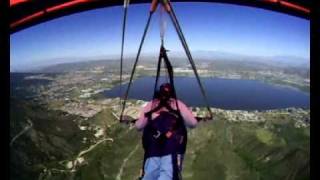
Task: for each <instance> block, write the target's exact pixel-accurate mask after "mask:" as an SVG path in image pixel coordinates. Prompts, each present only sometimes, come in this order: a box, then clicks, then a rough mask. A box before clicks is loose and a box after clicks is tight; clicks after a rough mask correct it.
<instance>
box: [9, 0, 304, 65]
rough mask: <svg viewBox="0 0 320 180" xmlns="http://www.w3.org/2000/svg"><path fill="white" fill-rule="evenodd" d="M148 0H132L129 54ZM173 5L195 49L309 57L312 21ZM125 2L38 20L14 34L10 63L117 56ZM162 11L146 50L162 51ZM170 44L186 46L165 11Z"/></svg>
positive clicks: (167, 43)
mask: <svg viewBox="0 0 320 180" xmlns="http://www.w3.org/2000/svg"><path fill="white" fill-rule="evenodd" d="M149 6H150V5H149V4H139V5H130V7H129V11H128V19H127V31H126V44H125V54H126V55H127V56H130V55H135V54H136V52H137V49H138V46H139V42H140V39H141V36H142V33H143V29H144V26H145V23H146V20H147V16H148V11H149ZM174 8H175V11H176V15H177V17H178V19H179V21H180V25H181V27H182V30H183V32H184V35H185V37H186V40H187V42H188V44H189V46H190V49H191V52H192V51H198V50H205V51H224V52H231V53H239V54H244V55H253V56H280V55H281V56H283V55H284V56H296V57H302V58H306V59H309V57H310V55H309V53H310V21H308V20H305V19H302V18H298V17H294V16H290V15H287V14H283V13H278V12H274V11H269V10H264V9H260V8H254V7H246V6H239V5H230V4H221V3H175V4H174ZM122 16H123V7H122V6H115V7H109V8H100V9H95V10H90V11H85V12H81V13H77V14H72V15H69V16H64V17H61V18H58V19H54V20H51V21H48V22H45V23H41V24H38V25H36V26H33V27H30V28H28V29H25V30H23V31H20V32H17V33H14V34H12V35H11V36H10V56H11V57H10V63H11V69H18V68H21V67H26V66H29V65H34V64H41V63H47V62H49V61H54V60H56V59H64V58H65V59H68V58H69V59H81V58H95V57H103V56H113V57H117V56H119V54H120V47H121V44H120V42H121V26H122ZM159 17H160V14H159V13H156V14H154V16H153V19H152V22H151V24H150V29H149V32H148V35H147V37H146V40H145V45H144V47H143V50H142V55H143V54H147V53H149V54H150V53H153V54H157V53H158V50H159V45H160V35H159V34H160V32H159V24H160V21H159ZM166 24H167V28H166V36H165V46H166V48H167V49H170V50H172V51H181V52H182V51H183V49H182V46H181V44H180V41H179V40H178V36H177V35H176V33H175V31H174V29H173V25H172V23H171V21H170V20H169V17H166Z"/></svg>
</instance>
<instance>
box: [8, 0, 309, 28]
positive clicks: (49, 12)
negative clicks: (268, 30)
mask: <svg viewBox="0 0 320 180" xmlns="http://www.w3.org/2000/svg"><path fill="white" fill-rule="evenodd" d="M125 2H127V4H128V3H129V1H128V0H126V1H125ZM150 2H151V0H131V1H130V4H138V3H150ZM173 2H219V3H231V4H238V5H245V6H253V7H258V8H264V9H269V10H273V11H278V12H282V13H287V14H290V15H294V16H298V17H301V18H305V19H310V8H311V0H174V1H173ZM127 4H126V3H124V2H123V1H122V0H69V1H66V0H54V1H51V0H10V32H11V33H14V32H17V31H19V30H22V29H25V28H28V27H30V26H33V25H36V24H39V23H41V22H45V21H48V20H51V19H54V18H58V17H61V16H64V15H69V14H72V13H77V12H81V11H85V10H90V9H96V8H102V7H109V6H120V5H124V6H126V5H127Z"/></svg>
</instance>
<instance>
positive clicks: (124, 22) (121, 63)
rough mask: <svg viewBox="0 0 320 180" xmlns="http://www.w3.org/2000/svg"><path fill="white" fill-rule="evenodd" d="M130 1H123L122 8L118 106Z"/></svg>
mask: <svg viewBox="0 0 320 180" xmlns="http://www.w3.org/2000/svg"><path fill="white" fill-rule="evenodd" d="M129 3H130V0H124V2H123V8H124V14H123V24H122V41H121V55H120V101H119V103H120V106H121V99H122V69H123V49H124V39H125V31H126V22H127V11H128V6H129Z"/></svg>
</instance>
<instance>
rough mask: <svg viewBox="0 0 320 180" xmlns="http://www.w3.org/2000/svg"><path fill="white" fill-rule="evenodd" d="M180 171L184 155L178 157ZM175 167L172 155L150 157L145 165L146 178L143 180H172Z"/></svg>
mask: <svg viewBox="0 0 320 180" xmlns="http://www.w3.org/2000/svg"><path fill="white" fill-rule="evenodd" d="M177 161H178V169H179V171H180V172H181V170H182V161H183V155H180V154H179V155H178V157H177ZM172 177H173V165H172V155H166V156H161V157H150V158H148V159H146V162H145V164H144V176H143V178H142V180H172Z"/></svg>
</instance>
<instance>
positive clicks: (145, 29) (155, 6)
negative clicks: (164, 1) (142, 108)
mask: <svg viewBox="0 0 320 180" xmlns="http://www.w3.org/2000/svg"><path fill="white" fill-rule="evenodd" d="M156 8H157V1H152V4H151V8H150V12H149V16H148V20H147V24H146V26H145V28H144V32H143V35H142V38H141V42H140V45H139V49H138V53H137V56H136V59H135V62H134V65H133V68H132V71H131V75H130V80H129V84H128V87H127V90H126V92H125V94H124V99H123V102H122V110H121V114H120V121H122V120H123V113H124V109H125V107H126V101H127V98H128V94H129V91H130V87H131V84H132V80H133V75H134V72H135V70H136V66H137V64H138V60H139V57H140V53H141V49H142V46H143V43H144V39H145V37H146V34H147V32H148V29H149V25H150V21H151V18H152V15H153V13H154V11H155V10H156Z"/></svg>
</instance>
